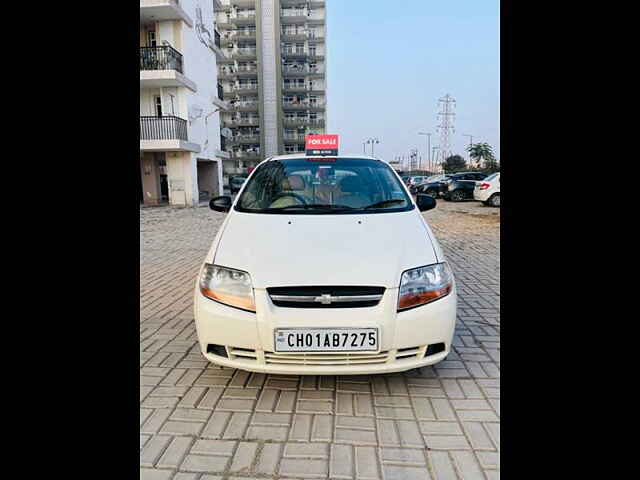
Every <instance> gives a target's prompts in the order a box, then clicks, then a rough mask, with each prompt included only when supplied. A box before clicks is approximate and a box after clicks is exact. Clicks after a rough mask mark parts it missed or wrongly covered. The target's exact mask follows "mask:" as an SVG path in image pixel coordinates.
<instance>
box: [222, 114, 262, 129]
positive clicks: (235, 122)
mask: <svg viewBox="0 0 640 480" xmlns="http://www.w3.org/2000/svg"><path fill="white" fill-rule="evenodd" d="M222 125H223V126H224V127H229V128H233V127H242V126H257V125H260V117H250V118H229V119H223V120H222Z"/></svg>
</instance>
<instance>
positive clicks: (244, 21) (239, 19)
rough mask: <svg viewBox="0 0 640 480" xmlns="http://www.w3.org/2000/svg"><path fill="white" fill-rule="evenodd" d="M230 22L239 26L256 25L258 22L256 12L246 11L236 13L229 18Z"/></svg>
mask: <svg viewBox="0 0 640 480" xmlns="http://www.w3.org/2000/svg"><path fill="white" fill-rule="evenodd" d="M229 22H231V23H233V24H234V25H237V26H243V25H255V24H256V13H255V11H254V12H253V13H248V14H247V13H245V14H242V15H236V16H235V17H231V18H229Z"/></svg>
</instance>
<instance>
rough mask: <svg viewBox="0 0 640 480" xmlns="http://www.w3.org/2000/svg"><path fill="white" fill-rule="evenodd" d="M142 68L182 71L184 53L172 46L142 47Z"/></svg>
mask: <svg viewBox="0 0 640 480" xmlns="http://www.w3.org/2000/svg"><path fill="white" fill-rule="evenodd" d="M140 70H175V71H177V72H180V73H182V54H181V53H180V52H178V51H177V50H176V49H175V48H173V47H170V46H163V47H140Z"/></svg>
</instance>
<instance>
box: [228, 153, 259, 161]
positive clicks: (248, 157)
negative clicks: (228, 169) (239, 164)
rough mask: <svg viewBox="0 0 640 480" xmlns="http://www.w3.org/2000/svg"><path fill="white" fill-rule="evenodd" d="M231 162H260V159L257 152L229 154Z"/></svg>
mask: <svg viewBox="0 0 640 480" xmlns="http://www.w3.org/2000/svg"><path fill="white" fill-rule="evenodd" d="M230 153H231V159H232V160H243V161H260V160H262V157H261V156H260V154H259V153H258V152H230Z"/></svg>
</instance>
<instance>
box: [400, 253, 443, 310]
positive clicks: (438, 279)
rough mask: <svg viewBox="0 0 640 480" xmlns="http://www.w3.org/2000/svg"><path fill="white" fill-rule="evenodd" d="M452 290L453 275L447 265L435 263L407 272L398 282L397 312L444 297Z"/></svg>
mask: <svg viewBox="0 0 640 480" xmlns="http://www.w3.org/2000/svg"><path fill="white" fill-rule="evenodd" d="M452 289H453V274H452V272H451V269H450V268H449V265H448V264H447V263H436V264H434V265H428V266H426V267H419V268H413V269H411V270H407V271H406V272H404V273H403V274H402V278H401V280H400V293H399V297H398V311H402V310H407V309H409V308H414V307H418V306H420V305H425V304H427V303H431V302H433V301H435V300H438V299H439V298H442V297H446V296H447V295H449V293H451V290H452Z"/></svg>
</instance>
